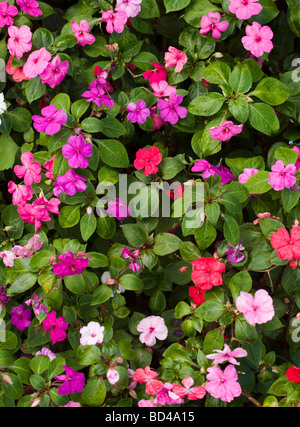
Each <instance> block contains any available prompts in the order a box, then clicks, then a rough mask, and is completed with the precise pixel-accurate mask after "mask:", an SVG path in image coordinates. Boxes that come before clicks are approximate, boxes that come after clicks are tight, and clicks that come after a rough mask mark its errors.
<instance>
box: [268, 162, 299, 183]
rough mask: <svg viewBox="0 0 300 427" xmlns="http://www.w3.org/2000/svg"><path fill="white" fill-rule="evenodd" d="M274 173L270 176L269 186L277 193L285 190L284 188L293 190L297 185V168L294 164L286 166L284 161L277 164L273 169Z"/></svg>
mask: <svg viewBox="0 0 300 427" xmlns="http://www.w3.org/2000/svg"><path fill="white" fill-rule="evenodd" d="M271 169H272V172H270V174H269V182H268V183H269V184H270V185H271V186H272V188H273V189H274V190H275V191H280V190H283V189H284V188H291V187H293V185H295V184H296V182H297V178H296V177H295V174H296V172H297V168H296V166H295V165H294V164H290V165H287V166H284V163H283V161H282V160H277V162H276V163H275V164H274V165H273V166H272V167H271Z"/></svg>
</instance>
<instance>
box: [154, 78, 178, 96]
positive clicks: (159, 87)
mask: <svg viewBox="0 0 300 427" xmlns="http://www.w3.org/2000/svg"><path fill="white" fill-rule="evenodd" d="M151 87H152V89H153V91H154V96H156V97H157V98H162V97H167V96H170V95H171V94H172V93H176V87H174V86H171V85H169V83H168V82H166V81H165V80H160V81H159V82H153V83H151Z"/></svg>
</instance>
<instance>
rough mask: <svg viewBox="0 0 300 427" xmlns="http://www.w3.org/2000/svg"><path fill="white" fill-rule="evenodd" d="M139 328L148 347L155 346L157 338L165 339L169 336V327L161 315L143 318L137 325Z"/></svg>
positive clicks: (141, 336)
mask: <svg viewBox="0 0 300 427" xmlns="http://www.w3.org/2000/svg"><path fill="white" fill-rule="evenodd" d="M137 330H138V332H141V335H140V341H141V342H142V343H145V344H146V346H148V347H153V346H154V345H155V344H156V339H159V340H162V341H163V340H165V339H166V338H167V336H168V328H167V326H166V324H165V321H164V319H163V318H162V317H160V316H149V317H146V318H145V319H143V320H141V321H140V323H139V324H138V325H137Z"/></svg>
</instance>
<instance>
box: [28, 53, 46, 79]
mask: <svg viewBox="0 0 300 427" xmlns="http://www.w3.org/2000/svg"><path fill="white" fill-rule="evenodd" d="M50 60H51V53H50V52H48V50H47V49H46V48H45V47H42V48H41V49H39V50H35V51H34V52H32V53H31V54H30V55H29V56H28V58H27V61H26V63H25V65H24V67H23V72H24V74H25V76H26V77H28V78H30V79H34V78H35V77H37V76H39V75H40V74H42V72H43V71H44V70H45V69H46V68H47V66H48V63H49V61H50Z"/></svg>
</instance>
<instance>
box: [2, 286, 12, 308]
mask: <svg viewBox="0 0 300 427" xmlns="http://www.w3.org/2000/svg"><path fill="white" fill-rule="evenodd" d="M10 300H11V298H9V297H7V296H6V291H5V287H4V286H0V302H1V303H2V304H3V305H4V306H5V305H6V304H7V302H8V301H10Z"/></svg>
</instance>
